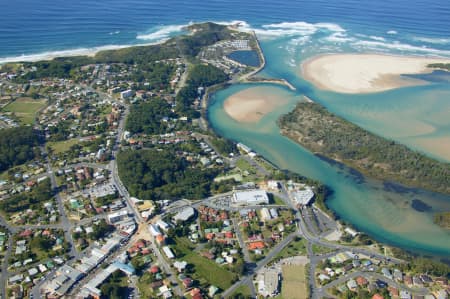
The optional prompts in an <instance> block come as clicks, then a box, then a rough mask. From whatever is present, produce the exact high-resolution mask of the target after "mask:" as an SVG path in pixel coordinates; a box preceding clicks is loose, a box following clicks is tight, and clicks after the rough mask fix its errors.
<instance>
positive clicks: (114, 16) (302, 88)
mask: <svg viewBox="0 0 450 299" xmlns="http://www.w3.org/2000/svg"><path fill="white" fill-rule="evenodd" d="M0 1H1V2H2V3H1V7H2V9H1V10H0V44H1V47H0V62H5V61H14V60H33V59H37V58H45V57H49V56H54V55H69V54H85V53H88V52H90V51H93V50H98V49H107V48H117V47H123V46H128V45H137V44H147V43H153V42H158V41H161V40H164V39H167V38H169V37H171V36H173V35H176V34H180V33H182V32H183V31H182V28H183V26H185V25H187V24H189V23H191V22H202V21H216V22H223V23H230V22H236V21H239V22H240V23H241V24H242V27H243V28H244V29H248V30H250V29H251V30H254V31H255V32H256V34H257V35H258V37H259V39H260V41H261V46H262V48H263V51H264V53H265V56H266V60H267V64H266V68H265V69H264V71H263V72H262V73H261V75H263V76H266V77H276V78H285V79H286V80H288V81H289V82H290V83H292V84H293V85H294V86H295V87H296V88H297V91H295V92H292V91H289V90H287V89H285V88H282V87H279V86H275V85H270V86H272V87H273V89H274V91H276V92H278V93H279V94H280V96H283V97H285V98H288V99H289V104H288V105H286V106H284V107H280V108H278V109H276V110H275V111H273V112H272V113H269V114H268V115H267V116H265V117H264V118H263V119H262V120H261V121H260V122H259V123H258V124H245V125H244V124H239V123H236V122H235V121H234V120H232V119H231V118H229V117H228V116H227V115H226V113H225V112H224V111H223V102H224V101H225V100H226V98H227V97H228V96H230V95H232V94H234V93H236V92H238V91H240V90H243V89H246V88H256V89H257V88H258V87H259V85H251V86H250V85H235V86H232V87H231V88H228V89H226V90H223V91H220V92H218V93H217V94H215V95H214V97H213V99H212V101H211V105H210V107H209V111H208V116H209V119H210V122H211V124H212V126H213V127H214V128H215V129H216V130H217V131H218V132H219V133H220V134H222V135H224V136H226V137H229V138H231V139H233V140H236V141H240V142H243V143H245V144H247V145H249V146H250V147H252V148H254V149H255V150H256V151H257V152H259V153H261V154H262V155H264V156H265V157H266V158H267V159H269V160H270V161H272V162H273V163H275V164H276V165H278V166H279V167H281V168H286V169H290V170H293V171H296V172H299V173H301V174H303V175H305V176H310V177H313V178H316V179H318V180H321V181H322V182H323V183H325V184H327V185H328V186H330V187H331V189H332V190H333V194H332V196H331V197H330V200H329V204H330V207H331V208H332V209H333V210H334V211H336V213H337V214H338V215H339V216H340V217H342V218H343V219H344V220H346V221H348V222H350V223H352V224H353V225H354V226H355V227H356V228H357V229H359V230H361V231H364V232H367V233H368V234H369V235H371V236H372V237H374V238H375V239H378V240H380V241H383V242H386V243H388V244H392V245H396V246H399V247H402V248H406V249H412V250H415V251H418V252H423V253H426V254H432V255H440V256H445V255H448V252H450V233H449V231H445V230H443V229H440V228H439V227H437V226H436V225H434V224H433V220H432V213H433V212H436V211H450V197H449V196H444V195H440V194H434V193H430V192H425V191H423V190H405V189H402V188H395V187H392V185H383V184H382V183H380V182H375V181H371V180H368V179H363V180H361V178H360V177H358V176H355V175H354V174H353V173H352V172H350V171H348V170H347V169H342V168H339V167H336V166H335V165H330V164H328V163H326V162H325V161H323V160H321V159H319V158H317V157H316V156H314V155H312V154H311V153H309V152H308V151H306V150H304V149H303V148H301V147H300V146H298V145H297V144H295V143H293V142H292V141H290V140H288V139H287V138H285V137H283V136H281V135H280V134H279V128H278V127H277V126H276V120H277V119H278V117H279V116H280V115H281V114H283V113H286V112H288V111H289V110H290V109H292V108H293V107H294V105H295V103H296V101H297V100H298V98H299V97H300V96H301V95H307V96H308V97H310V98H312V99H313V100H315V101H317V102H319V103H321V104H323V105H324V106H326V107H327V108H328V109H329V110H331V111H332V112H334V113H336V114H338V115H340V116H343V117H345V118H346V119H348V120H350V121H352V122H354V123H356V124H358V125H360V126H362V127H364V128H365V129H367V130H369V131H372V132H374V133H377V134H379V135H382V136H385V137H387V138H391V139H393V140H396V141H399V142H402V143H404V144H406V145H408V146H410V147H411V148H414V149H417V150H420V151H422V152H424V153H426V154H427V155H430V156H433V157H435V158H437V159H441V160H444V161H447V160H446V159H445V158H444V157H443V155H442V153H440V151H439V148H438V147H439V144H440V143H441V144H442V143H443V142H448V140H450V84H449V81H450V79H449V77H448V75H446V74H435V75H434V77H436V78H439V80H437V79H436V80H434V81H433V80H431V81H433V82H432V83H431V84H429V85H426V86H416V87H407V88H401V89H397V90H393V91H388V92H383V93H377V94H368V95H344V94H338V93H333V92H326V91H322V90H318V89H316V88H315V87H314V86H312V85H311V84H309V83H308V82H306V81H305V80H303V79H302V78H301V75H300V70H299V65H300V64H301V62H302V61H303V60H305V59H307V58H309V57H311V56H314V55H317V54H321V53H340V52H350V53H354V52H364V53H367V52H369V53H388V54H402V55H426V56H436V57H450V2H448V1H442V0H431V1H423V0H422V1H406V0H397V1H371V0H359V1H356V0H340V1H338V0H331V1H325V0H319V1H284V0H283V1H263V0H253V1H236V0H230V1H218V0H210V1H206V2H205V1H182V0H167V1H164V2H163V1H161V2H159V1H138V0H132V1H117V0H109V1H104V0H100V1H87V0H80V1H71V2H67V1H62V0H51V1H31V0H18V1H6V0H0ZM425 127H426V128H427V130H425V129H423V128H425ZM430 128H431V129H430ZM422 129H423V130H422ZM430 145H432V146H430ZM435 145H437V146H435ZM416 199H419V200H421V201H423V202H425V203H426V204H427V205H429V206H431V210H430V211H425V212H420V211H417V210H416V209H414V206H413V203H414V200H416Z"/></svg>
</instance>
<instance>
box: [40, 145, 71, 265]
mask: <svg viewBox="0 0 450 299" xmlns="http://www.w3.org/2000/svg"><path fill="white" fill-rule="evenodd" d="M41 149H42V151H43V153H44V154H45V156H46V160H47V161H46V167H47V173H48V174H49V176H50V182H51V184H52V189H53V190H56V192H57V193H56V195H55V198H56V202H57V204H58V211H59V218H60V223H61V229H62V230H64V238H65V240H66V242H68V243H69V244H70V255H71V256H74V257H75V258H78V257H79V252H78V251H77V250H76V248H75V244H74V242H73V238H72V233H71V228H72V224H71V223H70V221H69V218H67V214H66V211H65V209H64V203H63V201H62V198H61V195H60V194H59V190H58V184H57V183H56V177H55V173H54V172H53V170H52V167H51V165H50V161H49V158H48V155H46V151H45V147H41Z"/></svg>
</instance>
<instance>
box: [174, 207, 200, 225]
mask: <svg viewBox="0 0 450 299" xmlns="http://www.w3.org/2000/svg"><path fill="white" fill-rule="evenodd" d="M194 215H195V210H194V208H192V207H187V208H185V209H183V210H182V211H181V212H178V213H177V214H176V215H175V216H173V221H174V222H177V221H181V222H185V221H187V220H189V219H190V218H191V217H193V216H194Z"/></svg>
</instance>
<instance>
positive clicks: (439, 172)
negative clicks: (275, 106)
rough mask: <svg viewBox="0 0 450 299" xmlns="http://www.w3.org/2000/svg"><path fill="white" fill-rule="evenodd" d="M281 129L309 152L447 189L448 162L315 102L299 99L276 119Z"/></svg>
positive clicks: (389, 176) (372, 172)
mask: <svg viewBox="0 0 450 299" xmlns="http://www.w3.org/2000/svg"><path fill="white" fill-rule="evenodd" d="M279 125H280V127H281V129H282V133H283V134H285V135H287V136H288V137H290V138H291V139H293V140H294V141H296V142H298V143H300V144H301V145H302V146H304V147H306V148H308V149H309V150H311V151H312V152H315V153H319V154H322V155H324V156H326V157H329V158H332V159H335V160H339V161H342V162H343V163H344V164H347V165H349V166H350V167H353V168H356V169H357V170H359V171H361V172H363V173H365V174H367V175H368V176H371V177H375V178H378V179H381V180H384V181H395V182H399V183H401V184H404V185H407V186H412V187H420V188H424V189H428V190H432V191H437V192H442V193H447V194H448V193H450V164H449V163H444V162H439V161H436V160H433V159H431V158H428V157H427V156H425V155H423V154H421V153H419V152H416V151H413V150H411V149H409V148H408V147H406V146H404V145H402V144H399V143H396V142H395V141H392V140H387V139H385V138H382V137H380V136H377V135H374V134H372V133H370V132H368V131H366V130H364V129H362V128H360V127H358V126H356V125H354V124H352V123H350V122H348V121H346V120H344V119H342V118H340V117H338V116H336V115H334V114H332V113H330V112H328V111H327V110H326V109H325V108H324V107H322V106H320V105H319V104H316V103H299V104H298V105H297V107H296V108H295V109H294V111H292V112H290V113H289V114H287V115H285V116H283V117H281V118H280V120H279Z"/></svg>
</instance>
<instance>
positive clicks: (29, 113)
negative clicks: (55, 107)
mask: <svg viewBox="0 0 450 299" xmlns="http://www.w3.org/2000/svg"><path fill="white" fill-rule="evenodd" d="M45 105H47V101H46V100H43V99H40V100H34V99H32V98H18V99H17V100H15V101H14V102H12V103H10V104H8V105H7V106H5V107H4V108H3V111H4V112H12V113H14V114H15V115H16V117H17V118H19V120H20V122H21V123H22V124H32V123H33V122H34V119H35V116H36V113H37V112H38V111H39V110H40V109H42V108H43V107H45Z"/></svg>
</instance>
